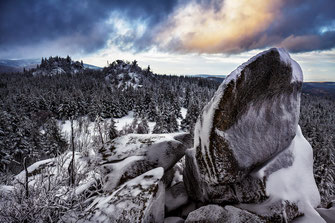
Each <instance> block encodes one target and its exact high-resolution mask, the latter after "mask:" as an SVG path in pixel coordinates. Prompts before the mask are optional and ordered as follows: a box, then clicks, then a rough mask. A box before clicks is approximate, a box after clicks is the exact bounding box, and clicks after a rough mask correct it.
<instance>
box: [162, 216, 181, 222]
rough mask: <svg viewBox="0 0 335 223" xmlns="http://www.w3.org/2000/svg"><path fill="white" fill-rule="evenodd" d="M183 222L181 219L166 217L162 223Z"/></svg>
mask: <svg viewBox="0 0 335 223" xmlns="http://www.w3.org/2000/svg"><path fill="white" fill-rule="evenodd" d="M184 222H185V220H184V219H182V218H181V217H167V218H165V219H164V223H184Z"/></svg>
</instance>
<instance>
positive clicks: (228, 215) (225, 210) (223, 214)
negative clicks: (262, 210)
mask: <svg viewBox="0 0 335 223" xmlns="http://www.w3.org/2000/svg"><path fill="white" fill-rule="evenodd" d="M191 222H202V223H226V222H253V223H258V222H259V223H260V222H266V221H265V220H263V219H262V218H260V217H259V216H257V215H255V214H252V213H250V212H248V211H245V210H241V209H239V208H236V207H233V206H225V207H221V206H219V205H207V206H203V207H201V208H199V209H197V210H195V211H193V212H191V213H190V214H189V215H188V217H187V219H186V221H185V223H191Z"/></svg>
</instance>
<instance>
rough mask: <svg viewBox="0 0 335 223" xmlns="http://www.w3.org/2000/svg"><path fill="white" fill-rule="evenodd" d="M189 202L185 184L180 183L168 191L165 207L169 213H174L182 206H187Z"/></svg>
mask: <svg viewBox="0 0 335 223" xmlns="http://www.w3.org/2000/svg"><path fill="white" fill-rule="evenodd" d="M187 202H188V195H187V192H186V190H185V187H184V183H183V182H179V183H177V184H175V185H173V186H172V187H170V188H167V189H166V193H165V207H166V211H167V212H170V211H173V210H175V209H177V208H179V207H181V206H182V205H185V204H187Z"/></svg>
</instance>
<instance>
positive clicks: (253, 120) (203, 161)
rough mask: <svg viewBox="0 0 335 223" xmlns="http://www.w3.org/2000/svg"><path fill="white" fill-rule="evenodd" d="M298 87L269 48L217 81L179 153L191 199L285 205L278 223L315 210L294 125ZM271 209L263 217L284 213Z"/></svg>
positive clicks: (284, 58)
mask: <svg viewBox="0 0 335 223" xmlns="http://www.w3.org/2000/svg"><path fill="white" fill-rule="evenodd" d="M302 82H303V77H302V71H301V68H300V66H299V65H298V64H297V63H296V62H295V61H294V60H292V59H291V57H290V56H289V54H288V53H287V52H286V51H285V50H283V49H277V48H273V49H270V50H267V51H264V52H263V53H260V54H258V55H256V56H255V57H253V58H251V59H250V60H249V61H248V62H246V63H244V64H242V65H241V66H239V67H238V68H237V69H236V70H235V71H233V72H232V73H231V74H230V75H229V76H228V77H227V78H226V79H225V81H224V82H223V83H222V84H221V85H220V87H219V89H218V90H217V92H216V93H215V95H214V97H213V98H212V100H211V101H210V102H209V103H208V104H207V105H206V106H205V107H204V109H203V111H202V113H201V115H200V117H199V118H198V121H197V123H196V126H195V132H194V147H193V148H192V149H189V150H187V151H186V155H185V166H186V167H185V170H184V183H185V188H186V190H187V191H188V194H189V196H190V197H191V198H192V199H193V200H196V201H200V202H203V203H205V204H221V205H222V204H239V203H249V204H250V203H251V204H258V203H262V204H267V206H270V207H272V206H274V207H277V206H278V205H276V204H278V202H279V203H280V204H281V203H282V202H286V200H287V202H288V203H289V204H290V205H287V206H285V207H288V209H287V210H288V211H289V212H290V211H291V210H292V212H294V213H291V212H290V215H289V216H284V218H285V219H284V220H283V221H286V220H288V221H291V220H292V219H293V218H295V217H297V216H299V215H301V213H302V212H304V211H308V210H309V208H306V207H314V208H315V207H316V206H317V204H318V202H319V193H318V191H317V188H316V185H315V181H314V178H313V169H312V168H313V159H312V149H311V146H310V145H309V143H308V142H307V141H306V140H305V138H304V137H303V135H302V134H301V130H300V127H299V126H298V121H299V113H300V95H301V88H302ZM302 176H303V177H302ZM304 185H309V186H304ZM299 187H300V188H302V190H301V191H304V193H305V195H304V194H303V193H301V192H300V191H299ZM285 190H286V192H287V190H289V191H290V193H286V192H285ZM276 191H277V192H278V193H277V194H276ZM295 193H296V194H297V195H294V194H295ZM288 196H289V197H288ZM287 198H288V199H287ZM298 203H299V205H296V204H298ZM290 207H294V208H290ZM279 209H280V208H279ZM283 209H285V208H283ZM307 209H308V210H307ZM312 209H313V208H311V210H310V211H311V212H313V211H314V212H315V210H312ZM272 210H273V209H271V208H270V209H269V216H272V215H273V216H275V215H278V216H282V215H285V214H287V213H286V212H285V211H284V212H282V211H281V209H280V210H279V212H280V213H284V214H282V215H281V214H278V213H276V212H275V211H272ZM285 210H286V209H285ZM272 212H273V213H272ZM314 214H315V213H314Z"/></svg>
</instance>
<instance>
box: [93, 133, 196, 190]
mask: <svg viewBox="0 0 335 223" xmlns="http://www.w3.org/2000/svg"><path fill="white" fill-rule="evenodd" d="M191 145H192V137H191V135H190V134H189V133H173V134H151V135H150V134H129V135H125V136H122V137H119V138H116V139H115V140H113V141H112V142H110V144H109V145H108V146H106V147H104V148H102V149H100V151H99V153H100V156H101V157H100V166H101V168H102V173H103V176H104V181H103V183H104V184H103V185H104V186H103V189H104V191H112V190H113V189H114V188H115V187H117V186H118V185H120V184H122V183H124V182H126V181H127V180H129V179H132V178H134V177H137V176H139V175H141V174H143V173H145V172H146V171H149V170H151V169H154V168H156V167H163V168H164V170H165V171H166V172H168V170H170V169H172V168H173V167H174V165H175V164H176V162H177V161H178V160H180V159H181V158H182V157H183V156H184V154H185V151H186V149H188V148H190V147H191ZM171 172H172V171H171Z"/></svg>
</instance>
